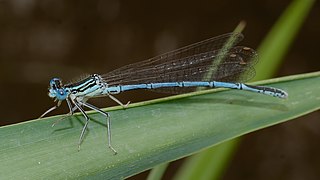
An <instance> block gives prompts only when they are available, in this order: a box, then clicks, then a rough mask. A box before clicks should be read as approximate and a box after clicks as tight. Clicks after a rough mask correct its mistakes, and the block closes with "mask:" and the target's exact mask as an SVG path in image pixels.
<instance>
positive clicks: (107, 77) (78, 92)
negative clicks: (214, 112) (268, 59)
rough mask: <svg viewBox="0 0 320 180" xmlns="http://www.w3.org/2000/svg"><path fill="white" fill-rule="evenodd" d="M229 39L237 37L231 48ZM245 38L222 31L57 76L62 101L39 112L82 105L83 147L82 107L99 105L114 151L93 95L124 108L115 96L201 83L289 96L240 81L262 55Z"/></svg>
mask: <svg viewBox="0 0 320 180" xmlns="http://www.w3.org/2000/svg"><path fill="white" fill-rule="evenodd" d="M230 39H233V41H232V44H231V45H229V47H228V45H227V44H228V42H229V40H230ZM242 39H243V35H242V34H241V33H229V34H224V35H220V36H217V37H213V38H210V39H207V40H204V41H201V42H198V43H195V44H192V45H189V46H186V47H183V48H180V49H177V50H174V51H171V52H168V53H165V54H162V55H159V56H156V57H154V58H151V59H147V60H145V61H141V62H138V63H134V64H130V65H127V66H124V67H121V68H119V69H116V70H114V71H111V72H109V73H107V74H104V75H99V74H93V75H90V76H88V77H86V78H84V79H82V80H80V81H78V82H76V83H71V84H67V85H63V84H62V81H61V80H60V79H59V78H53V79H51V81H50V87H49V97H51V98H54V99H55V101H58V103H57V105H55V106H53V107H52V108H50V109H49V110H47V111H46V112H45V113H44V114H42V115H41V117H43V116H45V115H46V114H48V113H49V112H51V111H53V110H54V109H56V108H58V107H59V106H60V104H61V102H62V101H64V100H66V102H67V104H68V107H69V110H70V112H69V114H68V115H72V114H73V113H74V112H75V111H76V110H79V111H80V112H81V113H82V114H83V116H84V117H85V119H86V122H85V124H84V127H83V128H82V131H81V134H80V138H79V141H78V150H80V145H81V143H82V140H83V137H84V134H85V132H86V129H87V126H88V123H89V121H90V118H89V116H88V115H87V114H86V112H85V111H84V109H83V108H84V107H86V108H88V109H91V110H95V111H97V112H99V113H101V114H102V115H103V116H105V117H106V119H107V131H108V146H109V148H110V149H111V150H112V151H113V152H114V153H115V154H116V153H117V152H116V150H115V149H114V148H113V147H112V145H111V121H110V115H109V113H107V112H104V111H102V110H100V109H99V108H97V107H95V106H93V105H91V104H89V103H88V102H87V100H88V99H90V98H93V97H101V96H108V97H110V98H111V99H112V100H114V101H115V102H117V103H118V104H119V105H121V106H122V107H127V105H128V103H127V104H123V103H121V102H120V101H119V100H118V99H116V98H115V97H114V96H113V95H114V94H119V93H122V92H125V91H131V90H136V89H148V90H153V91H158V92H168V93H175V94H180V93H185V92H191V91H195V90H197V87H207V88H219V87H222V88H231V89H239V90H246V91H251V92H257V93H261V94H265V95H270V96H274V97H279V98H286V97H287V96H288V94H287V93H286V92H285V91H283V90H281V89H277V88H273V87H265V86H252V85H247V84H243V83H240V82H243V81H247V80H248V79H250V78H252V77H253V76H254V74H255V71H254V68H253V65H254V64H255V63H256V62H257V59H258V58H257V53H256V51H255V50H253V49H251V48H249V47H244V46H235V44H237V43H238V42H240V41H241V40H242ZM41 117H40V118H41Z"/></svg>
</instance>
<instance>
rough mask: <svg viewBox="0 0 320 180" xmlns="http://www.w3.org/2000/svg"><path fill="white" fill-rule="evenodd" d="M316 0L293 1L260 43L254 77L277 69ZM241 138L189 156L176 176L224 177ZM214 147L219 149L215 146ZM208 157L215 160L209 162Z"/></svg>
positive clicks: (177, 178)
mask: <svg viewBox="0 0 320 180" xmlns="http://www.w3.org/2000/svg"><path fill="white" fill-rule="evenodd" d="M315 2H316V1H315V0H294V1H292V2H291V3H290V5H289V6H288V8H287V9H286V10H285V11H284V12H283V14H282V15H281V17H280V18H279V19H278V20H277V22H276V23H275V25H274V26H273V27H272V29H271V30H270V32H269V33H268V35H267V36H266V37H265V38H264V40H263V42H262V43H261V45H260V47H259V50H258V52H259V57H260V61H259V63H258V64H257V66H256V67H255V69H256V71H257V76H256V77H255V78H254V80H261V79H267V78H270V77H272V75H273V74H274V73H275V72H276V71H277V69H278V68H279V66H280V64H281V62H282V59H283V57H284V56H285V54H286V53H287V51H288V49H289V48H290V46H291V44H292V42H293V41H294V39H295V37H296V35H297V34H298V31H299V29H300V28H301V27H302V25H303V22H304V21H305V19H306V18H307V15H308V13H309V12H310V10H311V8H312V6H313V4H314V3H315ZM239 141H240V140H239V139H233V140H232V141H228V142H225V143H223V144H220V145H219V146H215V147H213V149H208V150H206V151H203V152H202V153H203V154H199V155H196V157H191V159H190V160H188V159H187V160H186V161H184V162H185V163H186V164H183V165H182V167H181V170H179V171H178V173H177V175H176V176H175V178H174V179H176V180H179V179H183V180H188V179H194V178H195V177H197V179H198V180H200V179H221V177H220V176H222V173H223V172H224V169H225V168H226V167H227V164H228V163H227V162H228V160H229V159H230V157H231V156H232V154H233V153H232V152H234V151H235V149H236V148H237V144H239ZM220 146H222V147H220ZM215 148H217V149H216V150H214V149H215ZM222 150H224V151H222ZM224 152H225V153H224ZM213 157H215V159H213ZM203 160H208V161H203ZM209 160H212V161H210V162H209ZM189 161H190V162H189ZM212 169H214V170H212Z"/></svg>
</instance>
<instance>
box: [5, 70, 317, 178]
mask: <svg viewBox="0 0 320 180" xmlns="http://www.w3.org/2000/svg"><path fill="white" fill-rule="evenodd" d="M319 82H320V72H316V73H310V74H304V75H299V76H290V77H285V78H280V79H273V80H270V81H264V82H260V83H259V84H261V83H262V84H269V85H270V86H274V87H279V88H282V89H284V90H287V92H288V93H289V98H288V99H285V100H283V99H277V98H273V97H269V96H264V95H260V94H256V93H250V92H244V91H237V90H228V91H221V90H209V91H202V92H196V93H191V94H186V95H179V96H172V97H168V98H163V99H157V100H153V101H148V102H142V103H137V104H133V105H131V106H130V108H128V109H126V110H122V109H120V108H119V107H116V108H107V109H105V110H106V111H108V112H110V114H111V118H112V127H111V129H112V133H113V146H114V147H115V148H116V149H117V151H118V154H117V155H113V153H112V152H111V150H110V149H108V148H107V137H106V135H107V132H106V130H107V129H106V127H105V119H104V118H103V117H102V116H101V115H100V114H97V113H92V112H90V113H89V115H90V117H91V119H92V122H90V124H89V132H88V133H87V135H86V136H85V139H84V142H83V143H82V146H81V147H82V148H81V151H80V152H78V151H77V141H78V138H79V135H80V131H81V129H82V125H83V120H84V118H83V117H82V116H81V115H79V114H77V115H75V116H73V117H72V118H69V119H68V120H64V121H62V122H60V123H59V124H57V125H56V126H55V127H53V128H52V127H51V124H52V123H53V122H54V121H56V120H57V119H59V118H60V117H61V116H54V117H49V118H45V119H41V120H33V121H28V122H25V123H20V124H14V125H9V126H4V127H1V128H0V136H1V144H0V152H1V153H0V159H1V165H0V172H1V174H0V179H17V178H19V179H20V178H25V179H35V178H38V179H39V178H44V179H50V178H51V179H52V178H55V179H58V178H60V179H62V178H103V179H121V178H124V177H128V176H132V175H134V174H137V173H139V172H142V171H144V170H147V169H150V168H152V167H154V166H156V165H158V164H161V163H164V162H168V161H173V160H175V159H178V158H181V157H184V156H187V155H190V154H192V153H195V152H197V151H199V150H202V149H204V148H207V147H210V146H213V145H216V144H219V143H221V142H224V141H227V140H229V139H232V138H235V137H238V136H241V135H243V134H247V133H249V132H252V131H255V130H258V129H261V128H264V127H268V126H271V125H274V124H278V123H281V122H285V121H287V120H290V119H293V118H296V117H298V116H302V115H304V114H307V113H309V112H312V111H315V110H317V109H319V107H320V86H319Z"/></svg>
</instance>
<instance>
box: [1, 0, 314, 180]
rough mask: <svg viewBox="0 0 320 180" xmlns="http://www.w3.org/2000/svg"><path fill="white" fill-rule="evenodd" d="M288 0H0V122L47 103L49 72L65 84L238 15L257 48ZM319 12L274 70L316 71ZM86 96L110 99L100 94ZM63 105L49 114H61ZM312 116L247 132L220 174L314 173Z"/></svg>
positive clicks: (189, 39)
mask: <svg viewBox="0 0 320 180" xmlns="http://www.w3.org/2000/svg"><path fill="white" fill-rule="evenodd" d="M290 2H291V1H288V0H283V1H276V0H261V1H249V0H242V1H231V0H224V1H217V0H215V1H210V0H207V1H205V0H199V1H169V0H162V1H150V0H140V1H139V0H135V1H120V0H100V1H99V0H90V1H55V0H11V1H4V0H0V67H1V71H0V96H1V108H0V109H1V116H0V117H1V121H0V124H1V125H5V124H12V123H17V122H22V121H27V120H30V119H35V118H37V117H39V115H41V114H42V113H43V112H44V111H45V110H47V109H48V108H49V107H51V106H52V105H53V102H52V99H50V98H49V97H48V96H47V87H48V82H49V80H50V79H51V78H52V77H56V76H57V77H61V78H62V79H63V80H64V82H70V80H74V79H75V78H76V79H77V77H79V76H82V75H84V74H91V73H102V74H103V73H106V72H108V71H111V70H113V69H115V68H118V67H121V66H123V65H126V64H129V63H133V62H137V61H140V60H144V59H146V58H149V57H152V56H155V55H158V54H159V53H163V52H166V51H168V50H172V49H175V48H178V47H181V46H184V45H188V44H190V43H193V42H197V41H200V40H203V39H206V38H210V37H213V36H216V35H219V34H223V33H227V32H231V31H232V30H233V29H234V28H235V27H236V25H237V24H238V23H239V21H241V20H245V21H246V22H247V27H246V29H245V30H244V32H243V33H244V35H245V36H246V39H245V40H244V41H243V42H242V44H244V45H248V46H250V47H253V48H257V47H258V46H259V44H260V42H261V41H262V40H263V38H264V37H265V36H266V34H267V33H268V31H269V30H270V28H271V27H272V25H273V24H274V23H275V22H276V20H277V19H278V18H279V16H280V15H281V13H282V12H283V11H284V10H285V8H286V7H287V6H288V5H289V3H290ZM319 20H320V6H319V3H317V4H316V5H315V6H314V7H313V9H312V11H311V13H310V14H309V16H308V18H307V19H306V21H305V22H304V24H303V27H302V29H301V30H300V31H299V33H298V36H297V38H296V39H295V41H294V43H293V44H292V46H291V48H290V49H289V52H288V54H287V55H286V56H285V57H284V63H283V64H282V66H281V68H280V69H279V71H278V74H276V75H275V76H285V75H291V74H299V73H305V72H312V71H317V70H319V69H320V68H319V67H320V63H319V53H318V52H319V46H318V44H319V42H320V36H319V33H320V21H319ZM257 73H259V72H257ZM161 96H163V95H161V94H156V93H146V92H144V91H140V92H130V93H127V94H125V95H120V96H118V97H119V98H120V99H121V100H122V102H126V101H128V100H130V101H131V102H137V101H141V100H146V99H153V98H157V97H161ZM94 104H96V105H97V106H99V107H106V106H111V105H115V103H113V102H111V101H110V100H109V99H106V98H102V99H98V100H94ZM63 107H64V108H60V110H57V111H55V112H54V113H52V114H60V113H65V112H67V109H66V106H65V105H64V106H63ZM52 114H51V115H52ZM319 117H320V114H319V111H317V112H314V113H311V114H309V115H307V116H305V117H302V118H298V119H297V120H295V121H292V122H287V123H283V124H281V125H277V126H274V127H271V128H267V129H264V130H261V131H258V132H256V133H252V134H249V135H247V136H246V137H245V138H244V140H243V143H242V144H241V146H240V149H239V151H238V152H237V153H236V155H235V157H234V159H233V160H232V162H231V164H230V167H229V168H228V169H227V171H226V173H225V176H224V178H225V179H317V178H318V177H320V171H318V170H320V156H319V155H318V152H319V150H320V143H319V137H320V130H319V127H320V123H319V120H320V118H319ZM177 164H179V163H175V164H173V165H172V166H175V165H177ZM172 166H170V167H172ZM171 169H172V168H171ZM170 172H171V171H169V173H167V174H166V179H169V177H170V176H171V174H170ZM144 177H145V174H143V175H140V176H136V177H135V178H132V179H141V178H144Z"/></svg>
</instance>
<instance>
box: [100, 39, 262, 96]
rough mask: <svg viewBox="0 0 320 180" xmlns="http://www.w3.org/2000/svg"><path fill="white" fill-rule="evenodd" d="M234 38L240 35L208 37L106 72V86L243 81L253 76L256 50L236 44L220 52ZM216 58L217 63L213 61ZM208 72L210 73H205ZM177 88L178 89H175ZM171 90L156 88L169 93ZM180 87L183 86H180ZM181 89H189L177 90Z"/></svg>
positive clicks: (104, 77)
mask: <svg viewBox="0 0 320 180" xmlns="http://www.w3.org/2000/svg"><path fill="white" fill-rule="evenodd" d="M231 37H232V38H235V39H234V40H235V41H234V44H237V43H238V42H240V41H241V40H242V39H243V35H242V34H240V33H238V34H233V33H229V34H224V35H221V36H217V37H214V38H210V39H207V40H204V41H201V42H198V43H195V44H192V45H189V46H186V47H183V48H180V49H177V50H174V51H171V52H168V53H165V54H162V55H159V56H156V57H154V58H151V59H147V60H145V61H141V62H138V63H134V64H130V65H127V66H124V67H121V68H119V69H116V70H114V71H111V72H110V73H107V74H105V75H102V77H103V79H104V80H105V81H106V82H107V83H108V85H109V86H114V85H129V84H140V83H157V82H176V81H202V80H204V78H206V81H225V82H235V81H246V80H248V79H250V78H252V77H253V76H254V74H255V73H254V69H253V68H252V65H254V64H255V63H256V61H257V53H256V51H254V50H253V49H251V48H248V47H243V46H236V47H231V48H230V49H229V50H228V51H225V52H221V51H220V50H221V48H222V47H223V46H224V44H225V43H226V42H227V41H228V39H229V38H231ZM217 59H219V63H218V64H216V65H214V66H213V64H214V62H215V61H217ZM208 75H209V76H208ZM174 89H178V88H174ZM174 89H171V90H170V91H167V90H166V89H162V90H160V89H159V90H156V91H161V92H166V91H167V92H170V93H181V92H172V91H175V90H174ZM180 89H183V88H180ZM179 91H182V92H189V91H193V90H192V89H190V88H189V89H185V90H179Z"/></svg>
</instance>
